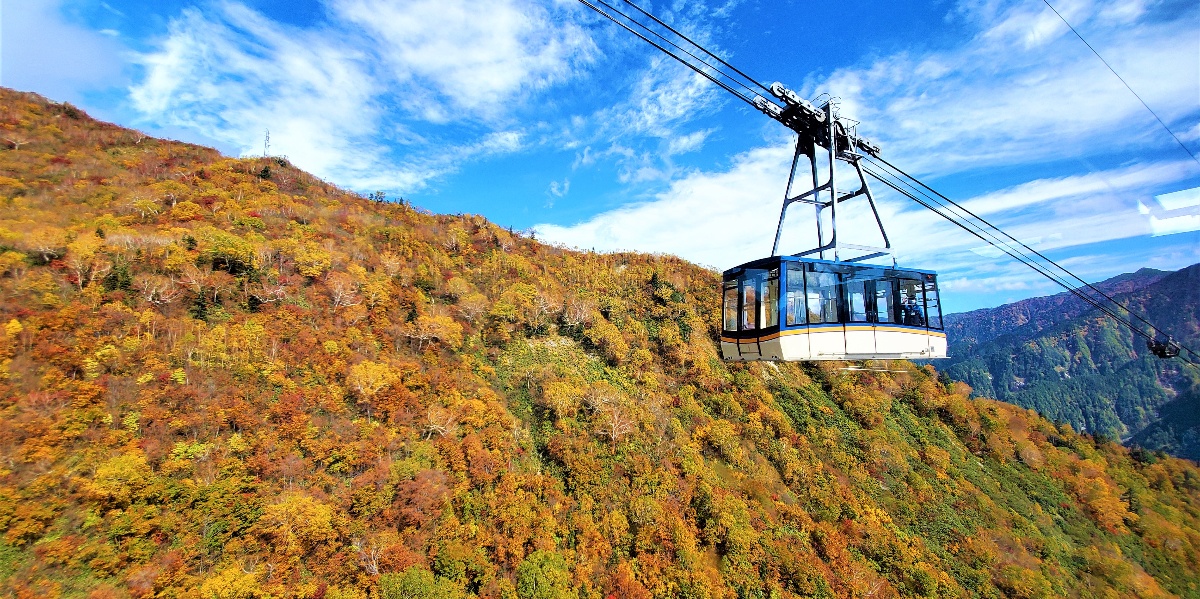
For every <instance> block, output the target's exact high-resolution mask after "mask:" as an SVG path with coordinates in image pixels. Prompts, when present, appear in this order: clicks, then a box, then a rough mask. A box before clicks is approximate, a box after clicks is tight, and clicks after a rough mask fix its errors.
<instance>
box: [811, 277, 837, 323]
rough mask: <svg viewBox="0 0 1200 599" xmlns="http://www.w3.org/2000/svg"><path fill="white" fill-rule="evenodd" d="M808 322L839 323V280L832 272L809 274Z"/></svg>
mask: <svg viewBox="0 0 1200 599" xmlns="http://www.w3.org/2000/svg"><path fill="white" fill-rule="evenodd" d="M808 322H809V323H810V324H821V323H833V324H837V322H838V280H837V275H836V274H834V273H831V272H810V273H808Z"/></svg>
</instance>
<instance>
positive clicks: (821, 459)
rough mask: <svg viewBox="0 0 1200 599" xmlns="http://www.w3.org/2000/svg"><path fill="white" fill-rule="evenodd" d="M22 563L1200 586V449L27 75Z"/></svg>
mask: <svg viewBox="0 0 1200 599" xmlns="http://www.w3.org/2000/svg"><path fill="white" fill-rule="evenodd" d="M0 100H2V101H0V138H2V139H3V141H4V143H5V146H4V147H3V149H0V274H2V277H0V325H2V326H3V330H2V331H0V595H6V596H14V597H38V598H53V597H96V598H100V597H195V598H230V597H314V598H316V597H320V598H334V597H338V598H341V597H347V598H349V597H354V598H366V597H387V598H395V597H405V598H426V597H428V598H433V597H439V598H440V597H495V598H505V599H509V598H516V599H543V598H547V599H548V598H578V599H588V598H607V597H620V598H649V597H664V598H665V597H671V598H676V597H680V598H689V599H692V598H696V599H699V598H712V599H717V598H729V599H734V598H738V599H741V598H750V597H762V598H793V597H874V598H879V597H1030V598H1032V597H1172V596H1179V597H1200V586H1198V585H1200V583H1198V582H1197V578H1196V575H1195V573H1196V572H1198V571H1200V501H1198V499H1200V469H1198V468H1197V467H1196V465H1195V464H1193V463H1190V462H1187V461H1184V460H1179V459H1175V458H1171V457H1166V456H1160V455H1156V454H1153V453H1149V452H1144V451H1141V452H1131V451H1129V450H1127V449H1125V448H1123V447H1121V446H1119V445H1117V444H1114V443H1110V442H1106V441H1104V440H1102V439H1095V438H1092V437H1089V436H1085V435H1079V434H1076V433H1075V432H1073V431H1072V430H1071V429H1070V428H1069V427H1067V426H1057V425H1055V424H1054V423H1051V422H1049V421H1047V420H1045V419H1043V418H1040V417H1038V416H1037V415H1036V414H1035V413H1033V412H1031V411H1027V410H1023V409H1020V408H1017V407H1014V406H1012V405H1009V404H1004V403H1000V402H996V401H990V400H985V399H971V398H970V397H969V395H970V389H969V387H967V386H966V385H965V384H962V383H954V382H951V381H949V380H947V379H944V377H939V375H938V373H937V372H936V370H935V369H934V368H932V367H918V366H915V365H913V364H911V363H908V362H901V361H896V362H887V363H879V365H880V366H885V367H886V369H885V370H881V371H848V370H843V369H842V368H841V366H842V365H841V364H838V363H822V364H761V363H755V364H729V363H725V362H722V361H721V360H720V358H719V354H718V351H717V348H716V339H717V335H718V332H719V331H718V330H717V329H718V326H719V321H718V317H719V315H718V308H719V306H718V299H719V298H718V294H717V288H718V285H719V275H718V274H717V273H714V272H712V271H710V270H705V269H702V268H699V267H696V266H694V265H691V264H689V263H686V262H684V261H682V260H679V259H676V258H672V257H668V256H651V255H644V254H632V253H623V254H593V253H585V252H577V251H571V250H567V249H563V248H558V247H553V246H548V245H544V244H540V243H537V242H536V241H534V240H533V239H530V238H528V237H525V236H521V235H516V234H513V233H512V232H510V231H508V230H506V229H504V228H502V227H498V226H496V225H495V224H493V223H490V222H488V221H487V220H486V219H484V218H481V217H478V216H471V215H455V216H450V215H433V214H428V213H425V212H422V211H420V210H418V209H415V208H413V207H412V206H409V205H404V204H399V203H381V202H375V201H371V200H369V199H366V198H362V197H359V196H357V195H355V194H352V193H348V192H346V191H344V190H341V189H338V188H336V187H335V186H332V185H330V184H327V183H325V182H323V181H320V180H318V179H316V178H314V177H312V176H310V175H308V174H306V173H304V172H302V171H299V170H298V169H296V168H294V167H292V166H291V165H290V164H288V162H287V161H286V160H282V159H278V158H246V159H231V158H228V157H223V156H221V155H219V154H218V153H217V152H215V151H213V150H210V149H206V148H201V147H198V146H192V145H187V144H181V143H177V142H168V141H163V140H157V139H154V138H150V137H146V136H144V135H141V134H139V133H137V132H134V131H129V130H126V129H122V128H119V127H116V126H113V125H108V124H104V123H99V122H96V121H94V120H92V119H91V118H90V117H88V116H87V115H86V114H84V113H82V112H81V111H79V110H78V109H76V108H74V107H72V106H70V105H67V104H57V103H53V102H50V101H47V100H45V99H42V98H40V97H38V96H34V95H31V94H21V93H17V92H13V91H11V90H0Z"/></svg>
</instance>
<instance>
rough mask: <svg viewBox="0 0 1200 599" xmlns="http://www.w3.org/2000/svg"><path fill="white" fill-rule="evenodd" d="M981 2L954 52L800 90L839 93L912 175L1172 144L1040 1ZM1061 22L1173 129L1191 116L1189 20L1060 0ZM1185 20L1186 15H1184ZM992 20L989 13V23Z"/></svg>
mask: <svg viewBox="0 0 1200 599" xmlns="http://www.w3.org/2000/svg"><path fill="white" fill-rule="evenodd" d="M997 4H998V3H986V4H983V5H981V6H973V8H972V9H971V11H973V12H971V11H968V12H970V14H971V15H972V17H973V18H975V19H977V20H978V21H979V22H980V25H981V27H982V31H981V33H980V34H979V35H978V36H976V37H975V39H973V40H971V41H970V42H969V43H967V44H966V45H964V46H962V47H958V48H953V49H952V50H947V51H943V52H935V53H928V54H924V55H911V54H899V55H894V56H888V57H883V58H880V59H878V60H876V61H874V62H873V63H872V64H869V65H867V66H865V67H849V68H844V69H840V70H838V71H836V72H834V73H833V74H832V75H831V76H830V77H828V78H826V79H823V80H812V81H809V82H808V83H807V85H805V86H804V88H803V90H804V92H805V93H806V94H808V95H812V94H814V93H815V92H817V91H828V92H830V93H832V94H833V95H835V96H840V97H841V99H842V102H843V111H844V113H845V114H849V115H851V116H853V117H854V118H857V119H859V120H861V121H863V122H864V125H863V126H862V127H860V132H861V133H863V134H865V135H867V136H868V137H872V138H876V139H878V140H879V141H881V142H883V146H884V152H885V154H886V155H887V156H889V157H893V158H896V159H897V160H901V161H903V163H904V164H906V165H910V166H911V167H912V168H913V169H915V170H917V171H920V172H938V173H946V172H950V171H954V170H962V169H979V168H984V167H989V166H995V165H1006V164H1018V163H1025V162H1034V161H1041V160H1046V159H1053V158H1058V157H1062V156H1063V155H1072V154H1082V153H1087V152H1088V151H1091V150H1093V149H1094V146H1095V145H1096V144H1097V143H1103V144H1104V145H1105V146H1106V147H1107V148H1108V149H1109V150H1118V149H1130V148H1143V149H1145V148H1157V149H1163V148H1166V151H1178V147H1175V148H1171V147H1170V146H1172V145H1174V141H1172V140H1171V139H1170V137H1169V136H1167V134H1166V133H1165V132H1164V131H1162V130H1161V128H1159V125H1158V124H1157V123H1156V122H1155V120H1154V118H1153V117H1152V116H1151V115H1150V114H1148V113H1147V112H1146V110H1145V108H1144V107H1143V106H1142V105H1141V103H1140V102H1138V100H1137V99H1136V98H1134V97H1133V96H1132V95H1131V94H1130V93H1129V91H1128V90H1127V89H1126V88H1125V87H1124V85H1122V84H1121V82H1120V81H1119V80H1118V79H1117V78H1116V77H1114V76H1113V74H1112V73H1110V72H1109V71H1108V69H1107V68H1106V67H1105V66H1104V65H1103V64H1102V63H1101V62H1100V61H1099V60H1097V59H1096V57H1095V55H1093V54H1092V53H1091V51H1090V50H1088V49H1087V47H1086V46H1084V45H1083V44H1082V43H1080V41H1079V40H1078V39H1077V38H1075V37H1074V35H1073V34H1071V33H1070V32H1069V30H1068V29H1067V28H1066V26H1065V25H1063V24H1062V21H1060V20H1059V19H1058V17H1057V16H1055V15H1054V13H1053V12H1051V11H1050V10H1049V9H1048V8H1046V6H1045V4H1044V3H1042V2H1040V1H1037V0H1022V1H1018V2H1009V3H1004V4H1003V5H1002V6H997ZM1062 4H1063V5H1064V6H1063V7H1060V10H1061V11H1063V13H1064V15H1066V16H1067V18H1068V19H1072V20H1074V21H1077V22H1078V23H1079V24H1078V25H1077V27H1078V28H1080V29H1081V31H1082V32H1083V33H1084V34H1085V35H1087V36H1088V37H1089V41H1090V42H1091V43H1092V44H1093V46H1095V47H1096V48H1097V49H1098V50H1099V51H1100V52H1101V53H1102V54H1103V55H1104V56H1105V58H1106V59H1107V60H1108V62H1109V63H1110V64H1112V65H1113V67H1114V68H1115V69H1116V70H1117V72H1118V73H1121V75H1122V76H1123V77H1124V78H1125V79H1126V80H1127V81H1128V82H1129V83H1130V85H1132V86H1133V88H1134V89H1136V90H1138V93H1139V94H1140V95H1141V96H1142V98H1144V99H1145V100H1146V102H1147V103H1148V104H1150V106H1152V107H1154V109H1155V111H1156V112H1158V114H1159V115H1160V116H1162V117H1163V118H1164V120H1166V121H1167V122H1168V123H1174V124H1175V125H1174V126H1175V128H1177V129H1181V130H1184V129H1187V128H1189V127H1190V126H1191V124H1192V123H1193V122H1194V119H1195V118H1196V116H1197V115H1198V114H1200V52H1197V42H1196V40H1197V36H1198V35H1200V32H1198V29H1197V27H1196V25H1195V23H1194V19H1188V18H1186V17H1184V16H1182V15H1180V16H1179V17H1178V18H1175V19H1173V20H1166V21H1163V20H1155V19H1150V18H1149V17H1148V16H1147V15H1146V14H1145V13H1144V11H1142V10H1139V9H1133V8H1129V7H1128V6H1126V5H1128V3H1124V2H1119V1H1111V2H1089V1H1085V0H1080V1H1077V2H1071V3H1066V2H1064V3H1062ZM1191 12H1192V13H1193V14H1194V13H1195V11H1194V10H1193V11H1191ZM989 16H990V18H988V17H989Z"/></svg>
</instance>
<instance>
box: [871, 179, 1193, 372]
mask: <svg viewBox="0 0 1200 599" xmlns="http://www.w3.org/2000/svg"><path fill="white" fill-rule="evenodd" d="M864 160H866V161H867V164H865V165H864V166H863V170H864V171H866V172H867V174H869V175H871V176H872V177H874V178H875V179H877V180H878V181H879V182H881V183H883V184H884V185H887V186H888V187H890V188H891V189H893V190H894V191H896V192H897V193H900V194H901V195H903V196H905V197H907V198H909V199H910V200H912V201H914V202H916V203H917V204H919V205H921V206H922V207H924V208H926V209H927V210H930V211H931V212H933V213H934V214H937V215H938V216H941V217H942V218H944V219H946V220H948V221H950V222H951V223H952V224H954V225H955V226H957V227H959V228H961V229H962V230H964V231H966V232H968V233H970V234H971V235H973V236H975V237H976V238H978V239H980V240H981V241H983V242H984V243H987V244H988V245H990V246H991V247H994V248H996V249H998V250H1000V251H1001V252H1003V253H1005V254H1007V255H1008V256H1009V257H1011V258H1012V259H1014V260H1016V261H1017V262H1020V263H1021V264H1024V265H1025V266H1028V267H1029V268H1031V269H1033V270H1034V271H1035V272H1037V273H1038V274H1040V275H1042V276H1044V277H1046V278H1047V279H1050V280H1051V281H1053V282H1054V283H1056V284H1058V285H1059V286H1061V287H1062V288H1063V289H1066V290H1067V291H1068V292H1070V293H1071V294H1072V295H1074V296H1076V297H1078V298H1079V299H1081V300H1083V301H1084V302H1086V303H1088V304H1090V305H1091V306H1092V307H1094V308H1096V309H1097V310H1099V311H1100V312H1102V313H1104V314H1105V315H1107V316H1109V317H1110V318H1112V319H1113V320H1115V321H1116V322H1117V323H1118V324H1120V325H1122V326H1124V327H1126V328H1128V329H1129V330H1130V331H1132V332H1133V333H1134V334H1135V335H1138V336H1141V337H1143V338H1145V339H1146V340H1147V342H1153V341H1156V340H1159V339H1161V338H1163V337H1167V335H1166V333H1165V332H1164V331H1162V329H1159V328H1158V327H1157V326H1155V325H1154V324H1152V323H1151V322H1149V321H1148V320H1146V319H1145V318H1143V317H1142V316H1141V315H1139V314H1137V313H1136V312H1134V311H1133V310H1130V309H1129V308H1128V307H1127V306H1125V305H1123V304H1121V303H1120V302H1118V301H1117V300H1116V299H1114V298H1113V297H1112V296H1110V295H1108V294H1107V293H1105V292H1104V291H1102V290H1101V289H1098V288H1097V287H1096V286H1094V285H1092V284H1091V283H1088V282H1087V281H1085V280H1083V279H1082V278H1081V277H1079V276H1078V275H1076V274H1075V273H1073V272H1071V271H1070V270H1068V269H1067V268H1066V267H1064V266H1062V265H1060V264H1058V263H1057V262H1055V261H1053V260H1051V259H1050V258H1049V257H1047V256H1046V255H1045V254H1043V253H1041V252H1039V251H1037V250H1035V249H1033V248H1031V247H1029V245H1027V244H1025V243H1024V242H1022V241H1020V240H1018V239H1017V238H1015V237H1013V236H1012V235H1010V234H1008V233H1006V232H1005V231H1004V230H1002V229H1000V228H999V227H997V226H995V225H993V224H992V223H990V222H988V221H987V220H986V219H984V218H983V217H980V216H979V215H977V214H975V213H974V212H972V211H971V210H969V209H968V208H966V207H964V206H963V205H962V204H959V203H958V202H955V201H954V200H951V199H950V198H948V197H946V196H944V195H942V194H941V193H939V192H938V191H937V190H935V189H933V188H932V187H930V186H928V185H926V184H924V183H922V182H921V181H920V180H918V179H917V178H915V177H913V176H912V175H909V174H908V173H906V172H904V171H903V170H901V169H899V168H897V167H896V166H895V165H893V164H891V163H890V162H888V161H886V160H883V159H882V158H877V157H869V156H868V157H864ZM889 169H890V171H894V172H890V171H889ZM1089 292H1090V293H1089ZM1122 312H1124V313H1125V314H1128V315H1129V316H1130V317H1132V319H1134V320H1137V321H1138V322H1140V323H1141V324H1142V325H1143V326H1138V325H1136V324H1135V323H1134V322H1133V320H1131V319H1130V318H1126V317H1125V316H1123V315H1122ZM1172 343H1173V344H1174V345H1175V346H1176V347H1178V348H1179V349H1180V350H1181V351H1183V352H1186V353H1188V354H1190V355H1191V358H1190V359H1189V358H1185V357H1183V356H1182V355H1181V356H1179V357H1180V359H1182V360H1183V361H1185V362H1187V363H1189V364H1191V365H1193V366H1197V367H1200V353H1197V352H1196V351H1195V350H1193V349H1191V348H1190V347H1187V346H1184V345H1182V344H1180V343H1179V342H1174V341H1173V342H1172Z"/></svg>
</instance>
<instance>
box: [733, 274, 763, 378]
mask: <svg viewBox="0 0 1200 599" xmlns="http://www.w3.org/2000/svg"><path fill="white" fill-rule="evenodd" d="M762 279H763V275H762V273H761V272H756V271H751V270H747V271H746V274H745V276H744V277H743V278H742V280H741V281H740V283H741V288H740V291H739V298H738V299H739V305H740V308H741V313H740V315H739V318H738V324H739V327H738V328H739V329H741V331H743V332H748V333H750V332H755V331H757V330H758V328H759V326H760V323H759V317H760V316H761V314H760V312H761V310H760V308H759V301H760V300H761V298H760V297H759V296H760V293H759V290H760V288H761V283H762ZM738 354H739V355H741V356H742V357H743V359H747V360H753V359H756V358H761V357H762V348H761V347H760V346H759V342H758V338H757V335H756V336H754V337H750V338H745V339H742V340H740V341H739V342H738Z"/></svg>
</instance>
